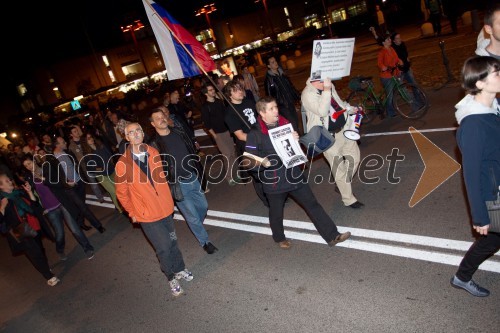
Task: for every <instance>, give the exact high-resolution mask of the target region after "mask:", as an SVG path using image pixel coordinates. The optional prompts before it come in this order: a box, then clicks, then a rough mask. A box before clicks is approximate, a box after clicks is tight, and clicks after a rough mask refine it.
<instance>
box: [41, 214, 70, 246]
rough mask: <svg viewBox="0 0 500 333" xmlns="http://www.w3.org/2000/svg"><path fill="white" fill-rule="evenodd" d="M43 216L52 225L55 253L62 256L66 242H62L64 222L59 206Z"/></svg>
mask: <svg viewBox="0 0 500 333" xmlns="http://www.w3.org/2000/svg"><path fill="white" fill-rule="evenodd" d="M45 216H46V217H47V220H49V222H50V224H51V225H52V228H54V232H55V234H56V252H57V253H59V254H62V253H64V247H65V246H66V242H65V240H64V222H63V217H62V211H61V206H59V207H57V208H56V209H52V210H51V211H49V212H48V213H47V215H45Z"/></svg>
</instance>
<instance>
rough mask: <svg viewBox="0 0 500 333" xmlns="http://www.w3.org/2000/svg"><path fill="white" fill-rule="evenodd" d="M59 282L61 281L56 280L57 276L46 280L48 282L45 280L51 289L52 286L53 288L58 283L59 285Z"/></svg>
mask: <svg viewBox="0 0 500 333" xmlns="http://www.w3.org/2000/svg"><path fill="white" fill-rule="evenodd" d="M59 281H61V280H59V279H58V278H57V276H53V277H52V278H50V279H48V280H47V284H48V285H49V286H51V287H53V286H55V285H56V284H58V283H59Z"/></svg>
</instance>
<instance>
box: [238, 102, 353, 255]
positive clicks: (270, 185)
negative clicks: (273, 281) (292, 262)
mask: <svg viewBox="0 0 500 333" xmlns="http://www.w3.org/2000/svg"><path fill="white" fill-rule="evenodd" d="M256 107H257V111H258V112H259V117H258V118H257V124H256V125H255V126H254V128H253V129H252V130H251V131H250V132H249V133H248V135H247V141H246V147H245V151H247V152H248V153H250V154H253V155H256V156H259V157H263V158H265V157H267V159H268V160H269V162H270V163H271V166H270V167H269V168H264V167H262V166H260V167H258V172H259V178H260V179H261V180H262V184H263V189H264V193H266V197H267V200H268V202H269V224H270V226H271V230H272V233H273V240H274V241H275V242H276V243H277V244H278V245H279V247H280V248H282V249H288V248H290V246H291V244H290V241H289V240H288V239H286V237H285V232H284V227H283V214H284V208H285V200H286V198H287V196H288V195H290V196H291V197H292V198H293V199H294V200H295V201H296V202H297V203H298V204H299V205H300V206H301V207H302V208H303V209H304V210H305V211H306V213H307V215H308V216H309V218H310V219H311V221H312V222H313V224H314V226H315V227H316V230H318V232H319V234H320V235H321V237H323V239H324V240H325V242H326V243H328V245H329V246H335V245H336V244H337V243H340V242H343V241H345V240H346V239H348V238H349V237H350V236H351V233H350V232H345V233H342V234H341V233H340V232H339V231H338V230H337V226H336V225H335V223H334V222H333V220H332V219H331V218H330V216H328V214H327V213H326V212H325V210H324V209H323V207H322V206H321V205H320V204H319V202H318V200H316V197H315V196H314V193H313V192H312V191H311V188H310V187H309V185H308V184H307V183H306V182H305V181H304V179H303V174H302V171H301V169H300V167H299V166H294V167H291V168H288V169H287V168H285V166H284V165H283V163H282V161H281V159H280V158H279V156H278V155H277V154H276V150H275V149H274V147H273V144H272V142H271V138H270V137H269V129H272V128H276V127H279V126H283V125H286V124H289V121H288V120H286V119H285V118H284V117H282V116H280V115H279V112H278V105H277V103H276V100H275V99H274V98H272V97H264V98H262V99H260V100H259V101H258V102H257V106H256ZM293 135H294V138H295V139H296V140H298V139H299V134H298V133H297V132H294V133H293Z"/></svg>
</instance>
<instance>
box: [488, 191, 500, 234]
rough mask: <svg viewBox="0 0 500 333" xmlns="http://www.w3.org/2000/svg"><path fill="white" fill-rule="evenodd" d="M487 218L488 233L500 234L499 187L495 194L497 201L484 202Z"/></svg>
mask: <svg viewBox="0 0 500 333" xmlns="http://www.w3.org/2000/svg"><path fill="white" fill-rule="evenodd" d="M486 208H487V209H488V216H489V218H490V227H489V228H488V232H496V233H500V186H499V188H498V192H497V199H496V200H491V201H486Z"/></svg>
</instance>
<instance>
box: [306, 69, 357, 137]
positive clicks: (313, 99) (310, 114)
mask: <svg viewBox="0 0 500 333" xmlns="http://www.w3.org/2000/svg"><path fill="white" fill-rule="evenodd" d="M332 96H333V98H334V99H335V101H336V102H337V104H338V105H339V106H340V107H342V108H344V109H346V110H347V112H344V114H343V116H344V117H346V125H344V128H346V129H347V128H349V127H348V126H349V125H350V118H349V117H348V114H349V113H351V110H352V109H353V107H352V106H351V105H349V103H347V102H345V101H343V100H342V99H341V98H340V96H339V94H338V93H337V91H336V90H335V86H334V85H333V84H332V88H331V89H330V90H324V91H323V92H321V93H319V91H318V89H316V88H315V87H314V86H313V85H312V84H311V82H310V81H309V79H308V80H307V81H306V87H305V88H304V90H302V97H301V99H302V107H303V108H304V110H305V111H306V116H307V131H308V132H309V130H310V129H311V128H312V127H313V126H316V125H323V127H325V128H326V129H328V116H329V113H330V105H331V98H332Z"/></svg>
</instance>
